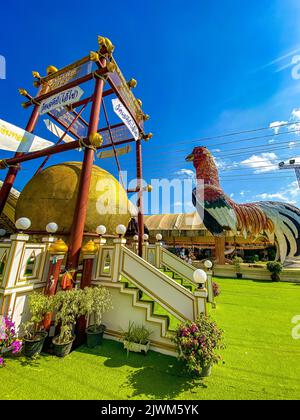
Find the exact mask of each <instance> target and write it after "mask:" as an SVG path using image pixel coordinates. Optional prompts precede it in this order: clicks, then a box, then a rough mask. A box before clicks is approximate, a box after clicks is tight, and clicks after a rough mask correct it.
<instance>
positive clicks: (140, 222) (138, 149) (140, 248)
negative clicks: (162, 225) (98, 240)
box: [136, 140, 144, 257]
mask: <svg viewBox="0 0 300 420" xmlns="http://www.w3.org/2000/svg"><path fill="white" fill-rule="evenodd" d="M142 165H143V162H142V141H141V140H138V141H137V142H136V177H137V183H138V185H137V189H138V190H139V191H138V200H137V208H138V230H139V231H138V236H139V243H138V252H139V256H140V257H141V256H142V254H143V236H144V208H143V168H142Z"/></svg>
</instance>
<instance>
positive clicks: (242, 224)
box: [186, 147, 300, 262]
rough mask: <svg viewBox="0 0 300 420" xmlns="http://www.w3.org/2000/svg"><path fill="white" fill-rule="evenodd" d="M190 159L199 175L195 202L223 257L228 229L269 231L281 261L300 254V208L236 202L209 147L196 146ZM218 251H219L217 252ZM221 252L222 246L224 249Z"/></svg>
mask: <svg viewBox="0 0 300 420" xmlns="http://www.w3.org/2000/svg"><path fill="white" fill-rule="evenodd" d="M186 160H187V161H193V163H194V167H195V169H196V175H197V188H195V189H194V191H193V204H194V206H195V207H196V209H197V211H198V213H199V215H200V217H201V218H202V219H203V223H204V225H205V227H206V228H207V229H208V230H209V231H210V232H211V233H212V235H214V236H215V238H216V246H217V242H219V244H220V239H221V238H223V242H222V240H221V244H222V243H223V247H222V245H221V248H223V256H220V247H219V257H218V260H219V262H223V261H224V250H225V231H228V230H230V231H231V232H233V234H234V235H237V234H242V235H243V236H244V237H245V238H254V239H255V238H256V237H257V236H258V235H266V236H267V237H268V239H269V241H270V242H272V243H275V244H276V246H277V251H278V257H279V258H280V260H281V262H285V261H286V260H287V259H294V258H297V257H300V210H299V209H298V208H296V207H295V206H293V205H291V204H288V203H280V202H272V201H265V202H257V203H251V204H237V203H235V202H234V201H233V200H232V199H231V198H230V197H228V196H227V195H226V194H225V193H224V192H223V190H222V188H221V185H220V180H219V174H218V168H217V166H216V164H215V161H214V158H213V156H212V154H211V153H210V152H209V150H208V149H207V148H206V147H196V148H195V149H194V150H193V152H192V154H190V155H189V156H188V157H187V158H186ZM217 253H218V252H217ZM221 253H222V249H221Z"/></svg>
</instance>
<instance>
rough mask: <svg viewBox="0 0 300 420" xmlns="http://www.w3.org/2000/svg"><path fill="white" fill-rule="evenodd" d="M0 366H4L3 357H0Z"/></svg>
mask: <svg viewBox="0 0 300 420" xmlns="http://www.w3.org/2000/svg"><path fill="white" fill-rule="evenodd" d="M0 366H4V359H3V357H0Z"/></svg>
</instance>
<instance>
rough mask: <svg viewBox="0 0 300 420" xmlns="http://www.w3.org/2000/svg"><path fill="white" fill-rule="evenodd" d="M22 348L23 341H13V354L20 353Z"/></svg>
mask: <svg viewBox="0 0 300 420" xmlns="http://www.w3.org/2000/svg"><path fill="white" fill-rule="evenodd" d="M21 348H22V343H21V341H14V342H13V343H12V349H13V350H12V353H13V354H16V353H19V352H20V351H21Z"/></svg>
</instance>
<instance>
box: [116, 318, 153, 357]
mask: <svg viewBox="0 0 300 420" xmlns="http://www.w3.org/2000/svg"><path fill="white" fill-rule="evenodd" d="M151 334H152V333H151V331H149V330H148V329H147V328H146V327H145V326H144V325H135V323H134V322H129V326H128V330H127V331H123V332H122V338H123V344H124V349H126V350H127V354H128V353H129V352H130V351H133V352H135V353H144V354H147V352H148V350H149V348H150V335H151Z"/></svg>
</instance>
